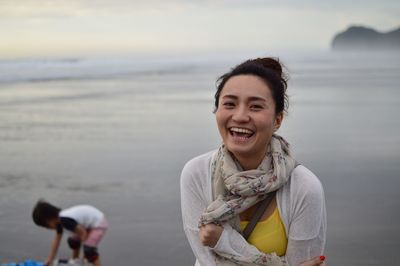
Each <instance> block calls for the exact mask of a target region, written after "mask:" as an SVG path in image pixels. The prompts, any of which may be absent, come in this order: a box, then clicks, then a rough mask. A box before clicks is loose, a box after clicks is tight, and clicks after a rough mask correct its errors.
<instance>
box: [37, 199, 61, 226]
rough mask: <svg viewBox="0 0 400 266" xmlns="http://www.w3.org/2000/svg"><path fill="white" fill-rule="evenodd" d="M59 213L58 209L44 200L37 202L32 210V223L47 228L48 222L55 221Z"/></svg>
mask: <svg viewBox="0 0 400 266" xmlns="http://www.w3.org/2000/svg"><path fill="white" fill-rule="evenodd" d="M60 211H61V209H60V208H58V207H56V206H53V205H51V204H50V203H48V202H46V201H44V200H39V201H38V202H37V203H36V205H35V207H34V208H33V212H32V218H33V222H34V223H35V224H36V225H38V226H42V227H48V221H49V220H51V219H57V218H58V214H59V212H60Z"/></svg>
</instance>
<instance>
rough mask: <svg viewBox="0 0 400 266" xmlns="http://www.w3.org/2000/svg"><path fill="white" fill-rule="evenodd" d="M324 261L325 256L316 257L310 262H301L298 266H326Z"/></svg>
mask: <svg viewBox="0 0 400 266" xmlns="http://www.w3.org/2000/svg"><path fill="white" fill-rule="evenodd" d="M324 260H325V256H318V257H315V258H312V259H311V260H308V261H306V262H303V263H302V264H300V265H299V266H319V265H321V266H324V265H326V264H325V263H324Z"/></svg>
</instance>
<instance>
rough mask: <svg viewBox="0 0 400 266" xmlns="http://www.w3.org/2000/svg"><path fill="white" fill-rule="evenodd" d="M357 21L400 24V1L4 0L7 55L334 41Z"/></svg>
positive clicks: (319, 45)
mask: <svg viewBox="0 0 400 266" xmlns="http://www.w3.org/2000/svg"><path fill="white" fill-rule="evenodd" d="M278 2H279V3H278ZM349 25H366V26H371V27H373V28H375V29H377V30H379V31H388V30H392V29H395V28H398V27H400V1H399V0H384V1H377V0H365V1H362V0H353V1H348V0H346V1H345V0H325V1H323V0H288V1H285V0H281V1H268V0H265V1H261V0H202V1H201V0H146V1H137V0H0V32H1V34H2V36H1V42H0V58H12V57H26V56H28V57H29V56H53V55H56V56H71V55H91V54H100V55H102V54H105V55H107V54H124V53H128V54H129V53H130V54H140V53H143V54H149V53H150V54H151V53H168V52H174V53H176V52H188V53H191V52H207V51H213V52H216V51H217V52H218V51H235V50H241V51H243V50H250V49H328V48H329V44H330V41H331V39H332V37H333V35H334V34H335V33H336V32H338V31H343V30H345V29H346V28H347V27H348V26H349Z"/></svg>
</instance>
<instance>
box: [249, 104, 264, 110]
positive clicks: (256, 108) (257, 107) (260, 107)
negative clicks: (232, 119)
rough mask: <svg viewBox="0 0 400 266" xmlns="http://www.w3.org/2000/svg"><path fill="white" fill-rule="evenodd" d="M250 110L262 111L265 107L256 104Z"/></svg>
mask: <svg viewBox="0 0 400 266" xmlns="http://www.w3.org/2000/svg"><path fill="white" fill-rule="evenodd" d="M250 109H252V110H261V109H263V106H262V105H258V104H254V105H251V106H250Z"/></svg>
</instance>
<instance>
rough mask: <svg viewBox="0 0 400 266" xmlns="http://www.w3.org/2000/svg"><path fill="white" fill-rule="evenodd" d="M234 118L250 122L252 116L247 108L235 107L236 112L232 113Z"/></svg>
mask: <svg viewBox="0 0 400 266" xmlns="http://www.w3.org/2000/svg"><path fill="white" fill-rule="evenodd" d="M232 120H233V121H235V122H238V123H244V122H248V121H249V120H250V116H249V114H248V112H247V110H246V108H242V107H241V108H237V109H235V112H234V114H233V115H232Z"/></svg>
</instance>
